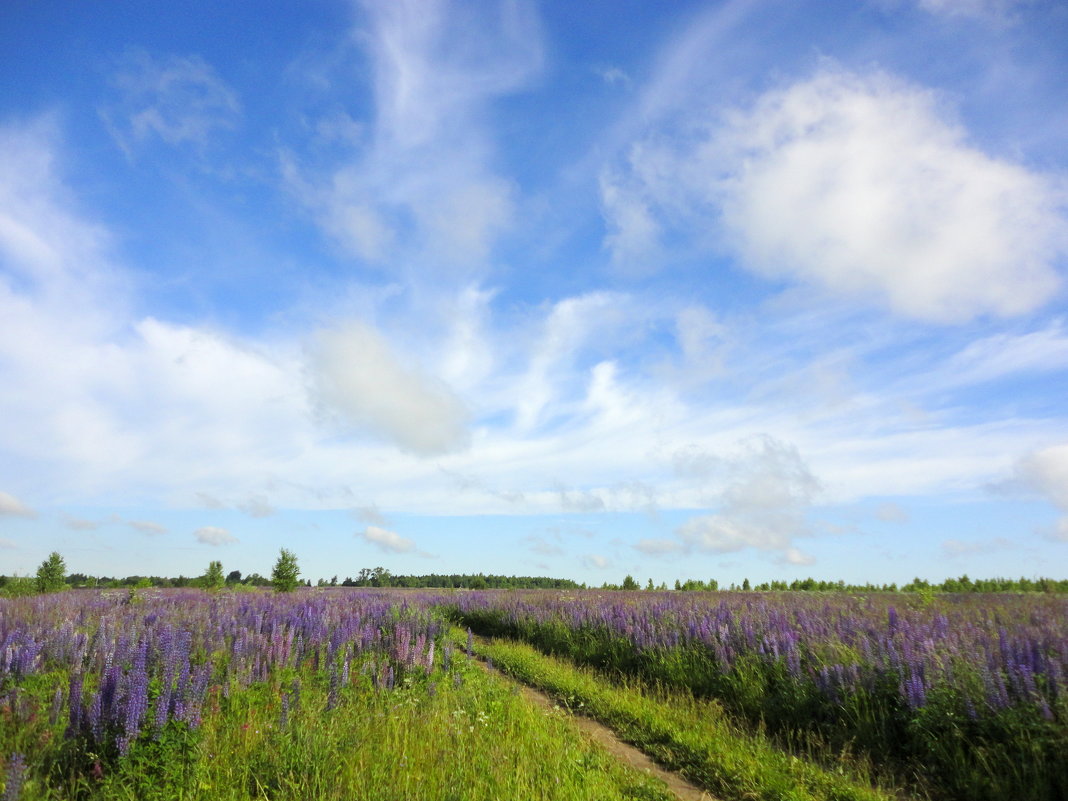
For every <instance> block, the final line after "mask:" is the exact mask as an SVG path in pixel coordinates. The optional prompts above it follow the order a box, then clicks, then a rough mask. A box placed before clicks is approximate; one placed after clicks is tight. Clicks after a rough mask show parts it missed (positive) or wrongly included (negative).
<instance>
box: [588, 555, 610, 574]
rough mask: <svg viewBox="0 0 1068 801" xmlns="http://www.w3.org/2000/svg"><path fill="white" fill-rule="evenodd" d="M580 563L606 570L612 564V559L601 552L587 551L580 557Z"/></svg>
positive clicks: (595, 568)
mask: <svg viewBox="0 0 1068 801" xmlns="http://www.w3.org/2000/svg"><path fill="white" fill-rule="evenodd" d="M582 565H583V566H584V567H589V568H593V569H594V570H607V569H608V568H610V567H611V566H612V560H611V559H609V558H608V557H606V556H602V555H601V554H597V553H588V554H586V555H584V556H583V557H582Z"/></svg>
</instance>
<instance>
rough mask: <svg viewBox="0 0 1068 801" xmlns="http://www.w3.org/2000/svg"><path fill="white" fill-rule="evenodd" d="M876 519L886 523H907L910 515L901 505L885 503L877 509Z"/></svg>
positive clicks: (891, 502) (890, 502)
mask: <svg viewBox="0 0 1068 801" xmlns="http://www.w3.org/2000/svg"><path fill="white" fill-rule="evenodd" d="M875 517H876V519H878V520H881V521H883V522H884V523H907V522H909V519H910V518H909V513H908V510H907V509H905V508H904V507H903V506H902V505H901V504H899V503H894V502H893V501H885V502H883V503H880V504H879V505H878V506H877V507H876V508H875Z"/></svg>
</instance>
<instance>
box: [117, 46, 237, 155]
mask: <svg viewBox="0 0 1068 801" xmlns="http://www.w3.org/2000/svg"><path fill="white" fill-rule="evenodd" d="M112 84H113V85H114V87H115V88H116V89H117V90H118V91H119V94H120V95H121V97H120V98H119V100H118V101H117V102H116V103H115V104H114V105H112V106H110V107H108V108H107V109H106V110H104V111H103V112H102V114H103V116H104V119H105V120H106V121H107V122H108V125H109V127H110V128H111V132H112V134H113V135H114V136H115V139H116V141H117V142H118V143H119V145H120V146H121V147H122V148H123V150H125V151H126V152H127V153H130V152H132V150H133V148H134V147H135V146H136V145H139V144H141V143H143V142H145V141H146V140H147V139H149V138H151V137H153V136H158V137H159V138H160V139H162V140H163V141H164V142H166V143H167V144H169V145H182V144H186V143H190V144H193V145H198V146H203V145H205V144H206V143H207V142H208V141H209V140H210V139H211V137H212V136H213V135H214V134H215V132H216V131H218V130H220V129H228V128H233V127H234V126H235V125H236V123H237V119H238V117H239V115H240V113H241V104H240V102H239V101H238V98H237V94H236V92H234V90H233V89H232V88H230V87H229V86H228V85H227V84H226V82H225V81H223V80H222V79H221V78H219V76H218V75H217V74H216V73H215V70H214V69H213V68H212V67H211V65H210V64H208V63H207V62H206V61H204V59H203V58H201V57H200V56H198V55H191V56H184V57H182V56H165V57H161V58H154V57H153V56H151V55H149V54H148V53H147V52H145V51H143V50H133V51H130V52H129V53H127V54H126V56H125V58H124V59H123V60H122V62H121V66H120V69H119V71H118V73H117V74H116V75H115V77H114V78H113V80H112Z"/></svg>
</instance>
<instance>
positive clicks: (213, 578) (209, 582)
mask: <svg viewBox="0 0 1068 801" xmlns="http://www.w3.org/2000/svg"><path fill="white" fill-rule="evenodd" d="M200 581H201V583H202V584H203V586H204V589H206V590H218V589H222V587H223V586H224V585H225V584H226V579H225V578H224V577H223V566H222V562H219V561H214V562H210V563H209V564H208V572H207V573H205V574H204V575H203V576H201V578H200Z"/></svg>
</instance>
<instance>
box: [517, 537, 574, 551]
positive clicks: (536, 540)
mask: <svg viewBox="0 0 1068 801" xmlns="http://www.w3.org/2000/svg"><path fill="white" fill-rule="evenodd" d="M557 536H558V537H559V535H557ZM524 542H525V543H527V548H529V549H530V551H532V552H533V553H537V554H541V555H542V556H563V554H564V549H563V548H561V547H560V546H559V545H554V544H553V543H551V542H549V541H548V540H547V539H545V537H542V536H540V535H537V534H531V535H530V536H528V537H525V538H524Z"/></svg>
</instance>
